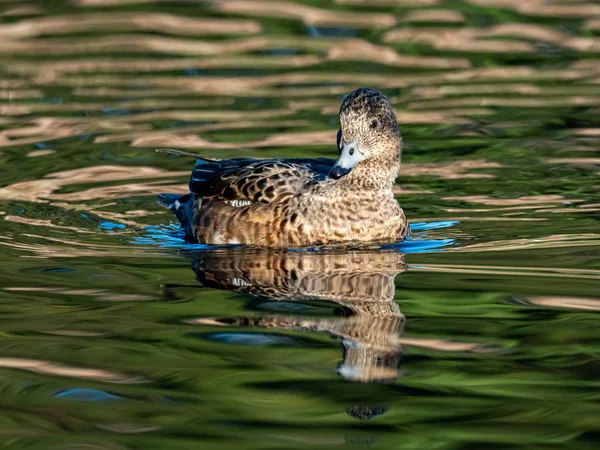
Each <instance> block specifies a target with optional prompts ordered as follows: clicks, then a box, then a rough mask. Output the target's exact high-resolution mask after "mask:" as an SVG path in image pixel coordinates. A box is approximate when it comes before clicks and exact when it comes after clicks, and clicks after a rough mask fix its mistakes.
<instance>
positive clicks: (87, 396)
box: [56, 388, 122, 402]
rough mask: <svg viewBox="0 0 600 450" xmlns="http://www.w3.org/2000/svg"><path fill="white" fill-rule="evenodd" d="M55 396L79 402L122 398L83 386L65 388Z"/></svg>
mask: <svg viewBox="0 0 600 450" xmlns="http://www.w3.org/2000/svg"><path fill="white" fill-rule="evenodd" d="M56 397H58V398H63V399H68V400H76V401H80V402H102V401H106V400H119V399H121V398H122V397H119V396H118V395H114V394H110V393H108V392H105V391H101V390H99V389H85V388H73V389H65V390H64V391H60V392H59V393H57V394H56Z"/></svg>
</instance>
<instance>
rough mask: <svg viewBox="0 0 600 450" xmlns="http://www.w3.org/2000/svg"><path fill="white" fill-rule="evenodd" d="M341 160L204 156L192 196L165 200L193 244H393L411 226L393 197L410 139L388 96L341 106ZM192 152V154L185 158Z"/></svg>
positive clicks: (374, 94) (361, 93)
mask: <svg viewBox="0 0 600 450" xmlns="http://www.w3.org/2000/svg"><path fill="white" fill-rule="evenodd" d="M337 144H338V149H339V158H338V159H337V160H333V159H326V158H315V159H266V160H257V159H249V158H235V159H229V160H216V159H211V158H205V157H202V156H197V155H194V156H195V157H196V158H197V162H196V165H195V167H194V170H193V171H192V178H191V181H190V192H189V194H187V195H184V196H179V195H173V194H161V195H160V196H159V203H160V204H162V205H163V206H166V207H168V208H170V209H171V210H172V211H173V212H174V213H175V215H176V216H177V218H178V219H179V221H180V222H181V225H182V227H183V229H184V230H185V232H186V235H187V236H188V238H189V239H190V240H191V241H194V242H200V243H205V244H242V245H251V246H258V247H308V246H317V245H334V244H357V243H371V242H372V243H391V242H397V241H400V240H403V239H404V238H405V237H406V235H407V233H408V224H407V221H406V217H405V215H404V212H403V211H402V208H401V207H400V205H399V204H398V202H397V200H396V198H395V197H394V194H393V193H392V186H393V183H394V181H395V179H396V177H397V176H398V171H399V169H400V158H401V155H402V137H401V135H400V132H399V131H398V123H397V121H396V116H395V115H394V111H393V109H392V107H391V105H390V103H389V101H388V100H387V98H386V97H385V96H384V95H383V94H382V93H381V92H379V91H377V90H376V89H367V88H361V89H357V90H356V91H354V92H352V93H351V94H349V95H348V96H346V98H345V99H344V101H343V102H342V105H341V108H340V130H339V131H338V135H337ZM180 153H185V152H180Z"/></svg>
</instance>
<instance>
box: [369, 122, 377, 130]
mask: <svg viewBox="0 0 600 450" xmlns="http://www.w3.org/2000/svg"><path fill="white" fill-rule="evenodd" d="M378 126H379V122H378V121H376V120H371V123H370V124H369V127H371V128H372V129H375V128H377V127H378Z"/></svg>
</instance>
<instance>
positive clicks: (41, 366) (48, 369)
mask: <svg viewBox="0 0 600 450" xmlns="http://www.w3.org/2000/svg"><path fill="white" fill-rule="evenodd" d="M0 367H4V368H8V369H19V370H25V371H28V372H35V373H40V374H44V375H53V376H61V377H72V378H78V379H80V380H92V381H102V382H105V383H128V384H130V383H141V382H144V381H143V380H142V379H141V378H138V377H132V376H128V375H123V374H118V373H115V372H109V371H107V370H102V369H88V368H84V367H75V366H66V365H62V364H58V363H53V362H51V361H42V360H36V359H23V358H2V357H0Z"/></svg>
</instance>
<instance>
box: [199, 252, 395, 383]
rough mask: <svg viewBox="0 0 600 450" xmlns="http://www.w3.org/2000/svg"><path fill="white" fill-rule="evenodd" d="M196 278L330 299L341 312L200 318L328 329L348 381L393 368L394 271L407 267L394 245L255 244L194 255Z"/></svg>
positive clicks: (263, 293)
mask: <svg viewBox="0 0 600 450" xmlns="http://www.w3.org/2000/svg"><path fill="white" fill-rule="evenodd" d="M193 269H194V272H195V273H196V276H197V279H198V281H200V282H201V283H203V284H205V285H207V286H210V287H216V288H219V289H227V290H233V291H236V292H240V293H245V294H251V295H253V296H256V297H261V298H265V299H268V300H286V301H302V300H305V301H306V300H329V301H332V302H334V304H337V305H339V309H340V310H341V311H342V312H343V317H319V316H308V317H302V316H296V315H295V316H292V315H268V316H249V317H229V318H225V317H221V318H202V319H198V320H192V322H196V323H202V324H213V325H219V324H222V325H228V326H232V325H236V326H243V327H260V328H277V329H289V330H297V331H310V332H322V333H329V334H332V335H334V336H336V337H337V338H338V339H339V340H340V341H341V342H342V345H343V348H344V362H343V363H342V364H341V365H340V366H339V367H338V372H339V373H340V375H341V376H342V377H343V378H345V379H347V380H349V381H359V382H374V381H377V382H388V381H393V380H394V379H396V378H397V377H398V375H399V371H398V365H399V363H400V356H401V353H402V348H401V347H400V344H399V338H400V334H401V333H402V330H403V328H404V323H405V318H404V315H403V314H402V313H401V312H400V308H399V307H398V305H397V304H396V303H395V302H394V294H395V290H396V286H395V284H394V279H395V277H396V275H397V274H399V273H401V272H404V271H405V270H406V264H405V262H404V256H403V255H402V254H400V253H396V252H382V251H380V250H378V251H344V252H342V251H339V252H285V251H281V250H255V251H248V250H244V251H234V252H230V251H228V252H221V251H219V252H208V253H203V254H197V255H194V261H193Z"/></svg>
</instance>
